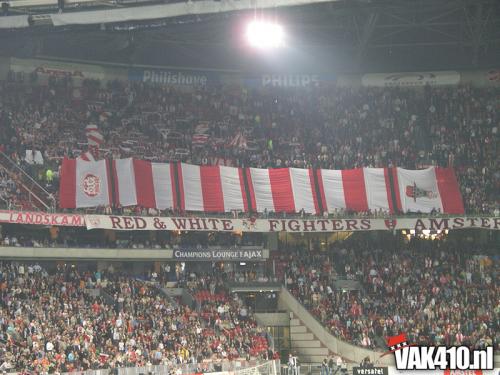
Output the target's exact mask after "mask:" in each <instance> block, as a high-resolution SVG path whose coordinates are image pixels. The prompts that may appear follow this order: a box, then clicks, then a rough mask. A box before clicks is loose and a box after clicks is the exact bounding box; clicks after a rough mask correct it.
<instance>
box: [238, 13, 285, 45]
mask: <svg viewBox="0 0 500 375" xmlns="http://www.w3.org/2000/svg"><path fill="white" fill-rule="evenodd" d="M246 37H247V40H248V43H249V44H250V45H251V46H252V47H254V48H259V49H273V48H278V47H282V46H283V45H284V44H285V32H284V30H283V27H282V26H281V25H280V24H278V23H274V22H270V21H264V20H253V21H251V22H250V23H248V25H247V30H246Z"/></svg>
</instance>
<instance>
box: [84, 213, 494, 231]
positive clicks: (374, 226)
mask: <svg viewBox="0 0 500 375" xmlns="http://www.w3.org/2000/svg"><path fill="white" fill-rule="evenodd" d="M85 223H86V225H87V229H113V230H180V231H214V232H293V233H297V232H299V233H300V232H318V233H320V232H340V231H358V232H362V231H370V230H397V229H410V230H411V229H413V230H416V231H421V230H431V231H437V230H446V229H448V230H452V229H468V228H482V229H491V230H498V229H500V217H495V218H491V217H435V218H397V219H366V218H365V219H223V218H208V217H140V216H113V215H110V216H106V215H85Z"/></svg>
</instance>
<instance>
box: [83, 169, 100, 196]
mask: <svg viewBox="0 0 500 375" xmlns="http://www.w3.org/2000/svg"><path fill="white" fill-rule="evenodd" d="M82 189H83V192H84V193H85V194H86V195H88V196H89V197H95V196H97V195H99V193H100V192H101V179H100V178H99V177H98V176H96V175H93V174H91V173H88V174H86V175H85V177H84V178H83V181H82Z"/></svg>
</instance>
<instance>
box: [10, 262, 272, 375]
mask: <svg viewBox="0 0 500 375" xmlns="http://www.w3.org/2000/svg"><path fill="white" fill-rule="evenodd" d="M159 277H160V276H159V275H158V274H157V273H156V272H150V273H149V277H148V278H147V280H144V279H143V280H140V279H138V278H136V277H133V276H131V275H128V276H126V275H124V274H121V273H119V272H117V271H115V270H114V269H113V267H112V266H110V268H109V269H108V270H106V271H95V272H90V271H85V272H83V271H78V269H77V268H75V267H73V266H69V265H62V264H58V265H57V269H52V270H49V269H46V268H44V267H42V266H40V265H39V264H36V263H35V264H25V263H16V262H3V263H2V265H1V266H0V297H1V299H0V371H7V372H12V371H31V372H33V373H55V372H70V371H80V370H85V369H99V368H116V367H128V366H144V365H158V364H162V365H167V366H169V370H170V371H171V373H179V372H176V369H177V368H179V366H180V365H182V364H192V365H193V366H194V367H193V368H192V369H191V372H193V370H194V369H197V370H198V371H199V372H200V371H201V370H207V369H212V370H213V369H214V368H215V369H216V368H217V366H219V365H220V363H221V362H222V361H227V360H234V359H243V360H248V359H261V358H269V356H272V355H273V353H272V352H270V351H269V348H268V345H267V338H266V335H265V333H264V331H263V330H262V329H261V328H259V327H257V325H256V323H255V321H254V320H253V318H252V313H251V311H249V310H248V309H246V308H245V307H244V305H243V302H242V301H241V300H240V299H238V298H237V297H231V298H230V297H229V296H228V295H227V294H226V293H225V291H224V290H222V289H221V290H218V294H217V295H218V296H220V298H207V299H205V300H202V301H200V303H198V304H197V306H187V305H184V304H182V303H180V302H179V301H175V300H172V299H170V298H169V297H168V296H167V295H166V294H164V293H162V290H161V288H160V287H159V284H158V283H157V281H158V280H159ZM203 291H204V290H202V289H196V288H195V289H193V292H203ZM206 292H207V293H208V294H207V295H208V296H210V295H211V294H210V292H209V291H208V289H207V290H206ZM242 312H243V313H242ZM213 366H215V367H213Z"/></svg>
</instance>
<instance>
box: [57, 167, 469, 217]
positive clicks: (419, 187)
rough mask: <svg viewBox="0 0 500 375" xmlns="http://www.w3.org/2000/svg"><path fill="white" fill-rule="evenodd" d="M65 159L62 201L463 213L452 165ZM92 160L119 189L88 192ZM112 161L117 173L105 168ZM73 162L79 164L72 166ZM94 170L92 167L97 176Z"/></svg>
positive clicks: (211, 209) (310, 210) (71, 204)
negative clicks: (261, 165)
mask: <svg viewBox="0 0 500 375" xmlns="http://www.w3.org/2000/svg"><path fill="white" fill-rule="evenodd" d="M64 163H65V164H64V165H63V171H69V172H65V173H63V176H62V178H61V198H62V199H61V207H62V208H74V207H89V206H92V204H93V202H96V203H98V204H95V205H102V204H105V205H108V204H112V205H115V206H134V205H139V206H141V207H146V208H157V209H162V210H163V209H169V208H170V209H178V210H181V211H201V212H229V211H233V210H239V211H244V212H251V211H257V212H265V211H267V212H287V213H294V212H300V211H302V210H303V211H304V212H306V213H310V214H318V215H320V214H322V213H323V212H325V211H327V212H335V211H336V210H347V211H352V212H366V211H380V210H382V211H384V212H390V213H400V212H402V213H407V212H421V213H428V212H431V211H436V212H443V213H448V214H462V213H464V208H463V204H462V198H461V195H460V190H459V187H458V183H457V180H456V178H455V174H454V172H453V170H452V169H449V168H437V167H431V168H428V169H425V170H418V171H412V170H405V169H402V168H358V169H348V170H325V169H321V170H316V171H315V170H312V169H297V168H278V169H257V168H233V167H226V166H220V165H217V166H197V165H190V164H184V163H172V164H165V163H152V162H149V161H143V160H134V159H120V160H113V161H99V162H85V161H82V160H77V161H74V160H65V162H64ZM82 163H83V164H84V165H85V167H82ZM99 163H100V164H99ZM82 168H83V169H82ZM89 168H97V169H98V170H102V171H104V172H100V173H101V175H102V178H103V182H100V185H99V186H102V187H103V188H105V189H106V191H108V190H109V189H111V186H113V188H112V189H111V190H109V191H112V192H113V194H109V196H102V197H101V198H100V199H97V198H95V197H92V198H89V197H88V192H87V193H85V190H83V187H85V186H87V185H88V183H87V185H85V184H82V182H81V181H80V180H79V179H81V178H84V177H85V176H86V174H85V173H83V172H81V171H82V170H84V171H85V170H87V169H89ZM102 168H104V169H102ZM109 168H111V170H112V173H108V172H107V171H108V169H109ZM72 169H75V170H76V171H77V172H76V173H75V172H71V170H72ZM96 173H97V172H95V173H93V175H95V176H97V174H96ZM103 173H104V174H103ZM84 175H85V176H84ZM110 177H111V181H112V182H110V183H109V186H108V185H106V186H105V185H104V180H106V181H107V180H108V178H110ZM106 183H107V182H106ZM86 190H88V186H87V189H86ZM82 191H83V193H82ZM100 191H103V189H100ZM70 193H71V194H70ZM91 194H94V193H92V192H91ZM70 195H71V197H70ZM63 198H64V199H63Z"/></svg>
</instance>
